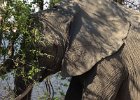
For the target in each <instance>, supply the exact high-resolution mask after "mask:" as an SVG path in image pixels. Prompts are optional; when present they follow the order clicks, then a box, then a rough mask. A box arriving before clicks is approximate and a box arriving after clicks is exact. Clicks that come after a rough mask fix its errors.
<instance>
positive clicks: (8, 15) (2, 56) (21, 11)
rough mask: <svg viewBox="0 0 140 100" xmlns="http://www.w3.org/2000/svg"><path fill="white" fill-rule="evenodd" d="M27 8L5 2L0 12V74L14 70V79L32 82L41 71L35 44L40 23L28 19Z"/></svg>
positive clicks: (11, 0)
mask: <svg viewBox="0 0 140 100" xmlns="http://www.w3.org/2000/svg"><path fill="white" fill-rule="evenodd" d="M30 8H31V5H30V4H26V3H24V2H23V1H21V0H7V3H6V5H4V6H2V8H1V11H0V12H1V14H0V15H1V18H2V19H1V22H0V24H1V25H0V35H1V38H0V60H1V61H0V62H1V64H0V69H1V70H0V71H1V72H7V71H8V70H9V69H13V68H14V69H15V70H16V71H17V74H16V75H20V76H22V77H24V78H25V79H26V80H28V79H30V80H32V79H33V77H35V75H36V73H38V72H39V71H40V70H41V69H40V68H39V67H38V56H39V55H43V54H42V53H41V51H40V50H39V48H36V43H37V42H38V41H39V40H40V39H41V36H42V35H41V34H40V30H41V27H42V26H41V23H39V22H38V21H35V20H36V19H35V18H33V17H32V15H31V13H32V11H31V9H30Z"/></svg>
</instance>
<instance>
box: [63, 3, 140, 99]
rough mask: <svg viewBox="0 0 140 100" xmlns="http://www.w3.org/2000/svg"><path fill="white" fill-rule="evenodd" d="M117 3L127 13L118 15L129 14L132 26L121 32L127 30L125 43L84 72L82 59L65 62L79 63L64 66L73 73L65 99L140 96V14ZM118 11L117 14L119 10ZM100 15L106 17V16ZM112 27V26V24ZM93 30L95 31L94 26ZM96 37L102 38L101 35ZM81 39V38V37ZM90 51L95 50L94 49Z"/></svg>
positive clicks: (138, 97)
mask: <svg viewBox="0 0 140 100" xmlns="http://www.w3.org/2000/svg"><path fill="white" fill-rule="evenodd" d="M99 1H101V2H102V1H103V2H108V3H109V2H110V1H107V0H99ZM83 2H89V3H90V4H91V2H92V3H93V1H92V0H87V1H83ZM78 3H79V4H81V5H84V4H83V3H81V2H78ZM94 3H95V2H94ZM94 3H93V4H92V5H93V6H94V5H96V4H94ZM87 4H88V3H87ZM102 5H103V4H102ZM103 6H104V5H103ZM86 7H87V8H88V7H90V6H89V5H88V6H86ZM96 7H97V6H96ZM117 7H118V8H119V11H120V12H122V13H123V14H124V15H123V16H121V15H119V17H120V18H122V19H124V18H126V19H125V20H127V21H128V22H129V28H126V27H125V26H124V27H122V34H123V30H128V32H127V35H126V37H120V38H122V40H123V43H122V45H121V46H120V48H118V49H117V50H112V51H113V52H112V53H111V55H106V56H105V57H103V58H101V60H99V61H96V64H95V65H94V64H93V66H92V68H91V69H89V70H88V71H86V72H82V71H81V73H80V72H79V70H80V68H79V67H80V65H79V64H77V63H76V62H78V61H79V60H78V61H75V60H74V61H71V62H69V63H70V64H66V65H65V64H64V66H62V67H67V66H68V67H71V66H73V65H76V66H75V67H76V68H75V67H74V69H73V68H70V69H69V68H67V69H65V68H64V69H65V71H66V72H64V73H68V74H69V75H71V76H73V77H72V80H71V83H70V86H69V89H68V91H67V94H66V98H65V100H139V99H140V28H139V21H140V14H138V13H135V12H134V11H128V10H127V9H125V8H123V7H120V6H119V5H117ZM117 7H116V6H115V9H118V8H117ZM93 8H94V7H93ZM104 8H105V7H104ZM112 9H113V8H112ZM92 10H93V9H92ZM113 10H114V9H113ZM93 11H94V10H93ZM109 11H110V10H109ZM87 12H88V11H87ZM102 12H103V11H102ZM102 12H100V13H102ZM100 13H99V14H100ZM116 13H117V14H118V12H116ZM88 15H89V17H90V14H88V13H87V16H86V18H88ZM79 16H80V15H79ZM79 16H77V17H79ZM81 16H84V15H81ZM82 18H83V17H82ZM86 18H85V19H86ZM100 18H102V19H104V16H102V17H100ZM78 19H80V17H79V18H76V20H78ZM102 19H101V20H102ZM114 19H115V18H114ZM90 20H91V22H92V20H94V19H90ZM84 21H85V20H84ZM73 23H74V22H73ZM95 23H98V22H95ZM108 23H110V22H109V21H108ZM75 24H76V23H75ZM77 24H83V23H78V21H77ZM121 24H123V21H122V20H121ZM88 25H89V26H90V22H88ZM118 25H120V24H118ZM78 26H79V25H77V26H76V25H74V27H78ZM104 27H105V26H104ZM110 27H113V26H110ZM92 28H93V27H92ZM115 28H117V27H115ZM72 29H74V28H72ZM81 29H82V28H81ZM96 30H98V29H96ZM118 31H119V28H118V30H116V34H117V32H118ZM84 32H85V33H84V34H86V32H87V31H84ZM92 32H95V30H94V31H92ZM99 32H100V30H99ZM79 34H82V33H79ZM95 34H96V33H95ZM112 34H113V33H112ZM118 36H119V35H118ZM77 37H78V34H77ZM77 37H76V36H75V38H74V39H75V40H76V39H77ZM81 38H82V37H81ZM97 38H100V36H99V37H97ZM108 39H109V37H108ZM75 40H74V41H75ZM80 40H81V41H82V39H80ZM107 41H109V40H107ZM107 41H106V42H107ZM114 41H115V39H114ZM118 41H119V40H118ZM84 42H86V41H84ZM91 43H92V41H91ZM116 43H117V42H116ZM73 44H74V42H73ZM73 44H71V47H70V49H69V50H68V52H67V53H70V54H73V51H74V50H73V51H72V53H71V52H69V51H70V50H71V48H72V46H74V45H73ZM100 45H102V44H100ZM114 45H115V43H114ZM91 47H92V46H91ZM95 47H96V46H95ZM118 47H119V46H118ZM77 49H78V47H77ZM93 49H94V48H93ZM79 50H80V49H79ZM90 52H92V50H91V51H90ZM101 52H102V51H101ZM103 52H104V51H103ZM67 53H66V56H65V57H66V58H67V59H70V56H71V55H70V56H69V55H68V54H67ZM92 53H93V52H92ZM75 55H76V54H75ZM91 55H92V54H91ZM65 57H64V63H65ZM80 57H83V56H82V55H80ZM92 58H93V56H92ZM92 58H90V57H89V58H87V59H85V60H90V59H92ZM80 61H81V60H80ZM81 62H82V61H81ZM66 63H67V62H66ZM73 63H74V64H73ZM82 64H83V63H82ZM69 65H71V66H69ZM78 65H79V66H78ZM85 66H86V68H87V67H88V65H86V64H85ZM86 68H85V69H86ZM62 69H63V68H62ZM72 69H73V70H74V71H73V70H72ZM62 73H63V71H62ZM79 73H80V74H79Z"/></svg>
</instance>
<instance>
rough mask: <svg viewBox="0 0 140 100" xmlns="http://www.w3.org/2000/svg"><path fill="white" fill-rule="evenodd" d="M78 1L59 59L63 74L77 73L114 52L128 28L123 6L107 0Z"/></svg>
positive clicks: (81, 72)
mask: <svg viewBox="0 0 140 100" xmlns="http://www.w3.org/2000/svg"><path fill="white" fill-rule="evenodd" d="M78 4H79V7H80V10H79V12H78V13H77V14H76V15H75V17H74V21H73V23H72V24H71V29H70V34H71V38H70V45H69V48H68V49H67V52H66V54H65V57H64V60H63V67H62V75H64V76H67V75H70V76H77V75H81V74H83V73H85V72H87V71H89V70H90V69H91V68H92V67H93V66H94V65H95V64H96V63H97V62H99V61H100V60H101V59H103V58H105V57H107V56H110V55H112V54H113V53H115V52H117V51H118V50H119V48H120V47H121V46H122V45H123V39H125V38H126V36H127V33H128V30H129V27H130V24H129V23H128V21H127V19H126V18H125V16H126V13H125V12H124V10H123V8H122V7H119V6H118V5H117V4H116V3H114V2H111V1H110V0H94V1H93V0H79V1H78Z"/></svg>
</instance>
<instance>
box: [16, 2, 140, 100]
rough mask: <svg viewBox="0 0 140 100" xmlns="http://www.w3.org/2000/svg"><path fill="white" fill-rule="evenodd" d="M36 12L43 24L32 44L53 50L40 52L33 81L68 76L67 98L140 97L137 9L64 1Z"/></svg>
mask: <svg viewBox="0 0 140 100" xmlns="http://www.w3.org/2000/svg"><path fill="white" fill-rule="evenodd" d="M34 16H35V17H36V18H37V19H38V20H39V21H40V22H41V23H42V26H43V29H42V30H41V32H42V39H41V41H39V42H38V43H37V44H36V47H37V48H40V49H41V50H42V52H43V53H47V54H50V55H52V57H50V58H48V57H47V56H40V57H39V65H40V66H45V69H44V70H42V71H41V72H40V73H39V76H40V77H39V78H38V79H37V80H39V81H40V82H41V81H42V80H43V79H44V78H45V77H46V76H48V75H50V74H54V73H56V72H58V71H61V73H62V76H64V77H72V79H71V81H70V85H69V88H68V90H67V93H66V96H65V100H139V98H140V81H139V80H140V63H139V60H140V56H139V54H140V46H139V42H140V34H139V33H140V28H139V22H140V14H139V13H138V12H135V11H133V10H130V9H128V8H125V7H123V6H122V5H119V4H117V3H116V2H114V1H113V0H64V1H62V2H61V3H60V4H58V5H57V6H55V7H54V8H52V9H48V10H45V11H42V12H38V13H36V14H35V15H34ZM42 41H44V42H45V44H44V43H43V44H42ZM29 56H30V55H29ZM18 80H19V79H18V78H17V82H18ZM20 83H22V82H20ZM17 85H18V84H17ZM19 85H20V84H19ZM23 90H25V89H23ZM23 90H22V91H20V90H19V93H22V92H23ZM23 100H25V98H24V99H23Z"/></svg>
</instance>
